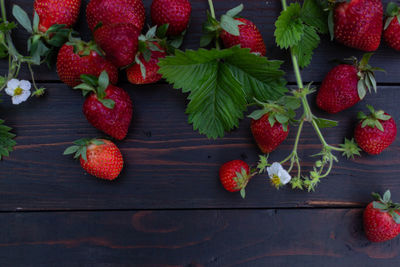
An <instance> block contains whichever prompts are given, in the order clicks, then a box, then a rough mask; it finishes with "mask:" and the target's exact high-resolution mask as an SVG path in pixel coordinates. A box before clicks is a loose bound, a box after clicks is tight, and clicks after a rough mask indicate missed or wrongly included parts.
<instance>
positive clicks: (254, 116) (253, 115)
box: [247, 109, 267, 120]
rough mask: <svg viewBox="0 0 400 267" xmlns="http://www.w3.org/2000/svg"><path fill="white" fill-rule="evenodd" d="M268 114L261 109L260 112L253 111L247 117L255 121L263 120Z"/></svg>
mask: <svg viewBox="0 0 400 267" xmlns="http://www.w3.org/2000/svg"><path fill="white" fill-rule="evenodd" d="M266 113H267V112H266V111H265V110H264V109H259V110H255V111H253V112H252V113H251V114H250V115H248V116H247V117H249V118H251V119H253V120H259V119H261V118H262V116H264V115H265V114H266Z"/></svg>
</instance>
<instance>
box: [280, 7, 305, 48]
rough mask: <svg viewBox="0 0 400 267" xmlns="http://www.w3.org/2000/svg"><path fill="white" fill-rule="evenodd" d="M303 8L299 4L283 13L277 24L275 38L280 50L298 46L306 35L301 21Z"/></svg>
mask: <svg viewBox="0 0 400 267" xmlns="http://www.w3.org/2000/svg"><path fill="white" fill-rule="evenodd" d="M300 15H301V7H300V4H299V3H294V4H291V5H290V6H289V7H288V8H287V9H286V10H285V11H282V13H281V15H280V16H279V18H278V20H277V21H276V22H275V26H276V30H275V33H274V35H275V38H276V43H277V45H278V46H279V47H280V48H289V47H292V46H294V45H297V44H298V43H299V41H300V40H301V37H302V35H303V33H304V25H303V22H302V21H301V19H300Z"/></svg>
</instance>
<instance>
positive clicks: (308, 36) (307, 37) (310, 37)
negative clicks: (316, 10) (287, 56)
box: [293, 25, 320, 68]
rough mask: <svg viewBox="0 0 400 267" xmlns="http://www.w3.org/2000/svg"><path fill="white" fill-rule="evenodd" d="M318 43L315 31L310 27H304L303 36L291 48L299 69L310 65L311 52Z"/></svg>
mask: <svg viewBox="0 0 400 267" xmlns="http://www.w3.org/2000/svg"><path fill="white" fill-rule="evenodd" d="M319 42H320V38H319V36H318V34H317V32H316V29H315V28H314V27H312V26H308V25H304V34H303V35H302V36H301V39H300V41H299V42H298V44H297V45H295V46H293V53H294V54H295V55H296V57H297V59H298V61H299V65H300V67H301V68H304V67H307V66H308V65H310V63H311V59H312V55H313V50H314V49H315V48H317V47H318V45H319Z"/></svg>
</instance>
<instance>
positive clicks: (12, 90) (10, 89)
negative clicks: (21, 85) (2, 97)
mask: <svg viewBox="0 0 400 267" xmlns="http://www.w3.org/2000/svg"><path fill="white" fill-rule="evenodd" d="M14 90H15V89H12V88H11V87H7V88H6V89H5V90H4V91H5V92H6V94H7V95H9V96H14Z"/></svg>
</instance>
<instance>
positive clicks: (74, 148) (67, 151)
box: [63, 146, 79, 155]
mask: <svg viewBox="0 0 400 267" xmlns="http://www.w3.org/2000/svg"><path fill="white" fill-rule="evenodd" d="M78 149H79V146H70V147H68V148H67V149H65V151H64V153H63V155H71V154H74V153H76V152H77V151H78Z"/></svg>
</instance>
